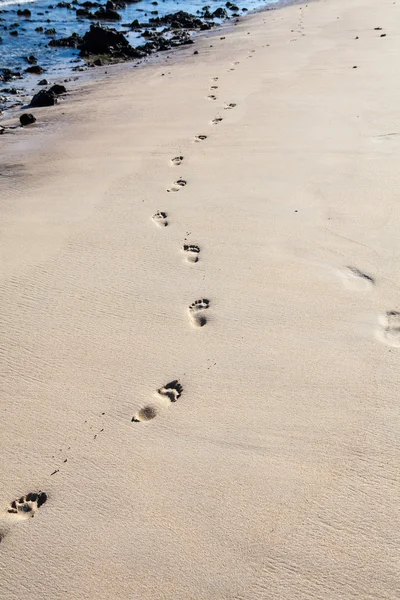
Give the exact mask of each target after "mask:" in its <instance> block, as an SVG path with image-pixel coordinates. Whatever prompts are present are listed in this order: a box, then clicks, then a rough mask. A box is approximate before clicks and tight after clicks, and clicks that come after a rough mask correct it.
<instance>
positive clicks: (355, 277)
mask: <svg viewBox="0 0 400 600" xmlns="http://www.w3.org/2000/svg"><path fill="white" fill-rule="evenodd" d="M339 275H340V277H341V278H342V280H343V283H344V285H345V286H346V287H347V288H349V289H351V290H354V291H357V292H363V291H367V290H369V289H371V287H373V286H374V285H375V279H374V278H373V277H371V276H370V275H367V274H366V273H363V272H362V271H360V269H357V267H351V266H347V267H345V268H344V269H343V270H341V271H339Z"/></svg>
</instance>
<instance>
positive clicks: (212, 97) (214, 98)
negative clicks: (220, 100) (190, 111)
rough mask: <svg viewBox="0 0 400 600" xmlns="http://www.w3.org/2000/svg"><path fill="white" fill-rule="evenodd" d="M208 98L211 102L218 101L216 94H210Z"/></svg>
mask: <svg viewBox="0 0 400 600" xmlns="http://www.w3.org/2000/svg"><path fill="white" fill-rule="evenodd" d="M207 98H208V99H209V100H216V99H217V96H215V95H214V94H209V95H208V96H207Z"/></svg>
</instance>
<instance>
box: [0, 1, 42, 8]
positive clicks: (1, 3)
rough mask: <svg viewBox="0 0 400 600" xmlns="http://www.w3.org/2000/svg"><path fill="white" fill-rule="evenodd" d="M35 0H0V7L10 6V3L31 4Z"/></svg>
mask: <svg viewBox="0 0 400 600" xmlns="http://www.w3.org/2000/svg"><path fill="white" fill-rule="evenodd" d="M32 2H36V0H0V7H2V6H10V4H31V3H32Z"/></svg>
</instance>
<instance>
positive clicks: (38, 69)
mask: <svg viewBox="0 0 400 600" xmlns="http://www.w3.org/2000/svg"><path fill="white" fill-rule="evenodd" d="M25 73H33V74H34V75H41V74H42V73H44V69H43V67H41V66H40V65H33V66H32V67H28V68H27V69H25Z"/></svg>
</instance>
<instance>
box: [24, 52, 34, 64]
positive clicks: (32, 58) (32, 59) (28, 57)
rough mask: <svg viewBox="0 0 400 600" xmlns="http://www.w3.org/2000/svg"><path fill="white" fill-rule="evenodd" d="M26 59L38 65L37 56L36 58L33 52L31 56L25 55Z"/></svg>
mask: <svg viewBox="0 0 400 600" xmlns="http://www.w3.org/2000/svg"><path fill="white" fill-rule="evenodd" d="M25 60H26V62H28V63H29V64H30V65H36V64H37V58H36V56H33V54H31V55H30V56H25Z"/></svg>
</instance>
